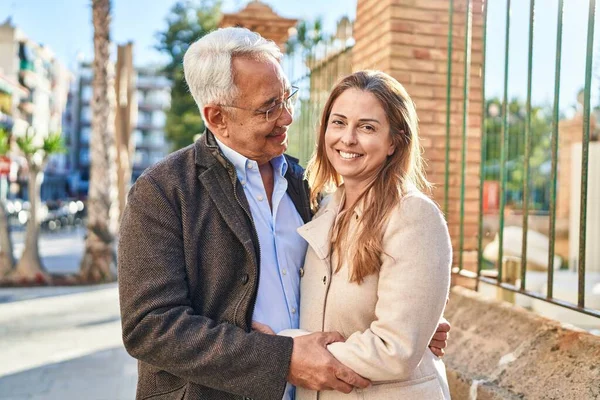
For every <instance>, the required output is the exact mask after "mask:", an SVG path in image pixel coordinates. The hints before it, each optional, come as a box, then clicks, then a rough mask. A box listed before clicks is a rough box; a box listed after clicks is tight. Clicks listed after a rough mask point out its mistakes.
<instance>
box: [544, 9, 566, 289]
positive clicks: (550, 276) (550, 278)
mask: <svg viewBox="0 0 600 400" xmlns="http://www.w3.org/2000/svg"><path fill="white" fill-rule="evenodd" d="M564 11H565V9H564V2H563V0H559V2H558V23H557V31H556V64H555V68H554V69H555V72H554V112H553V115H552V144H551V156H552V164H551V165H552V167H551V170H550V171H551V172H550V232H549V235H550V246H549V248H548V282H547V289H546V297H547V298H549V299H551V298H552V297H553V295H554V289H553V288H554V247H555V238H556V182H557V179H558V178H557V176H558V175H557V169H558V119H559V112H560V110H559V98H560V69H561V59H562V55H561V51H562V28H563V14H564ZM565 151H568V150H566V149H565Z"/></svg>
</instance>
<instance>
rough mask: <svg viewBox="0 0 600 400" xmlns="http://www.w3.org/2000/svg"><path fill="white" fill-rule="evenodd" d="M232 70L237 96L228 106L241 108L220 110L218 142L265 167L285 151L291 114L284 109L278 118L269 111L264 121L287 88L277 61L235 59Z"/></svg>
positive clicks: (286, 82)
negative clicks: (221, 125)
mask: <svg viewBox="0 0 600 400" xmlns="http://www.w3.org/2000/svg"><path fill="white" fill-rule="evenodd" d="M232 67H233V73H234V83H235V85H236V87H237V88H238V96H237V97H236V98H235V99H234V100H233V102H232V104H230V105H231V106H235V107H241V108H243V109H239V108H235V107H224V108H223V110H224V113H223V115H224V118H225V119H226V122H227V124H226V129H225V130H224V132H223V133H224V135H223V136H225V137H219V139H220V140H222V141H223V142H224V143H225V144H226V145H227V146H228V147H230V148H232V149H233V150H235V151H237V152H238V153H240V154H242V155H244V156H246V157H247V158H249V159H251V160H255V161H257V162H258V163H259V164H264V163H266V162H268V161H270V160H271V159H273V158H274V157H277V156H279V155H281V154H283V152H284V151H285V150H286V149H287V141H288V138H287V130H288V127H289V125H290V124H291V123H292V115H291V112H290V111H289V110H287V109H286V107H283V108H282V110H281V115H280V116H278V117H277V114H278V113H279V112H272V113H270V118H269V120H267V118H266V115H265V111H267V110H269V109H270V108H271V107H273V106H274V105H277V104H279V103H280V102H282V101H283V100H284V99H285V98H286V97H287V95H288V94H289V91H290V86H289V83H288V81H287V79H286V77H285V76H284V75H283V71H282V70H281V66H280V65H279V63H278V62H277V61H276V60H271V59H269V60H263V61H256V60H252V59H249V58H246V57H234V58H233V60H232ZM273 114H274V115H275V118H274V117H273Z"/></svg>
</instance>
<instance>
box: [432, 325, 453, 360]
mask: <svg viewBox="0 0 600 400" xmlns="http://www.w3.org/2000/svg"><path fill="white" fill-rule="evenodd" d="M450 329H451V326H450V322H448V321H447V320H446V318H443V317H442V319H441V320H440V324H439V325H438V327H437V330H436V331H435V334H434V335H433V338H432V339H431V342H429V349H430V350H431V352H432V353H433V354H435V355H436V356H438V357H443V356H444V354H445V351H444V349H445V348H446V347H447V346H448V338H449V337H450Z"/></svg>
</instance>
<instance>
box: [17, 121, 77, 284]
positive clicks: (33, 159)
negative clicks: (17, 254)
mask: <svg viewBox="0 0 600 400" xmlns="http://www.w3.org/2000/svg"><path fill="white" fill-rule="evenodd" d="M38 142H39V140H38V138H37V137H36V135H35V133H34V131H33V129H31V128H30V129H29V130H28V131H27V133H26V134H25V135H24V136H21V137H18V138H17V145H18V147H19V150H21V153H23V156H25V160H26V161H27V170H28V172H29V176H28V178H29V179H28V181H27V192H28V195H29V203H30V209H29V214H30V215H29V219H28V221H27V229H26V231H25V249H24V250H23V254H22V255H21V258H20V259H19V262H18V263H17V266H16V268H15V269H14V271H12V272H11V273H10V274H9V277H10V278H12V279H13V280H24V281H37V282H41V283H50V281H51V279H50V275H49V274H48V273H47V272H46V269H45V268H44V266H43V264H42V260H41V258H40V251H39V236H40V222H41V221H40V206H41V203H42V201H41V198H40V189H41V186H42V175H43V171H44V168H45V167H46V164H47V162H48V158H49V157H50V156H51V155H52V154H57V153H64V152H65V151H66V148H65V146H64V144H63V139H62V136H61V134H60V133H51V134H49V135H48V136H47V137H45V138H44V139H43V141H42V142H41V143H38Z"/></svg>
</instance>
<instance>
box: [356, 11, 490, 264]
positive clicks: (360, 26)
mask: <svg viewBox="0 0 600 400" xmlns="http://www.w3.org/2000/svg"><path fill="white" fill-rule="evenodd" d="M473 3H474V6H473V27H472V29H473V30H472V35H473V36H472V54H471V73H470V92H469V116H468V133H467V137H468V139H467V158H466V189H465V219H464V247H463V248H464V253H463V262H464V265H465V267H466V268H468V269H470V270H475V268H476V261H477V244H478V243H477V233H478V223H479V221H478V210H479V168H480V158H481V156H480V154H481V111H482V104H481V85H482V79H481V65H482V58H483V57H482V53H483V14H482V1H481V0H474V2H473ZM454 6H455V12H454V17H453V54H452V94H451V96H452V103H451V133H450V137H451V141H450V157H449V158H450V178H449V188H448V193H449V206H448V216H447V219H448V225H449V229H450V235H451V237H452V242H453V246H454V249H455V264H456V263H457V262H458V257H457V256H458V245H459V228H460V226H459V215H460V213H459V210H460V182H461V177H460V173H461V162H460V157H461V145H462V122H463V87H464V86H463V83H464V60H465V32H466V5H465V2H460V1H455V5H454ZM448 21H449V0H435V1H418V0H358V5H357V13H356V22H355V25H354V38H355V41H356V44H355V46H354V49H353V51H352V53H353V70H355V71H356V70H361V69H367V68H372V69H379V70H382V71H384V72H386V73H389V74H390V75H392V76H393V77H395V78H396V79H397V80H398V81H399V82H400V83H402V84H403V85H404V87H405V88H406V89H407V91H408V93H409V94H410V95H411V97H412V98H413V100H414V101H415V104H416V106H417V112H418V115H419V120H420V135H421V143H422V146H423V148H424V150H425V153H424V155H425V158H426V159H427V162H428V166H427V175H428V178H429V180H430V181H431V182H432V183H434V184H435V186H436V188H435V190H434V191H433V198H434V200H435V201H436V202H437V203H438V204H439V205H440V206H441V207H443V204H444V190H445V188H444V171H445V159H446V154H445V149H446V86H447V59H448V57H447V56H448Z"/></svg>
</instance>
